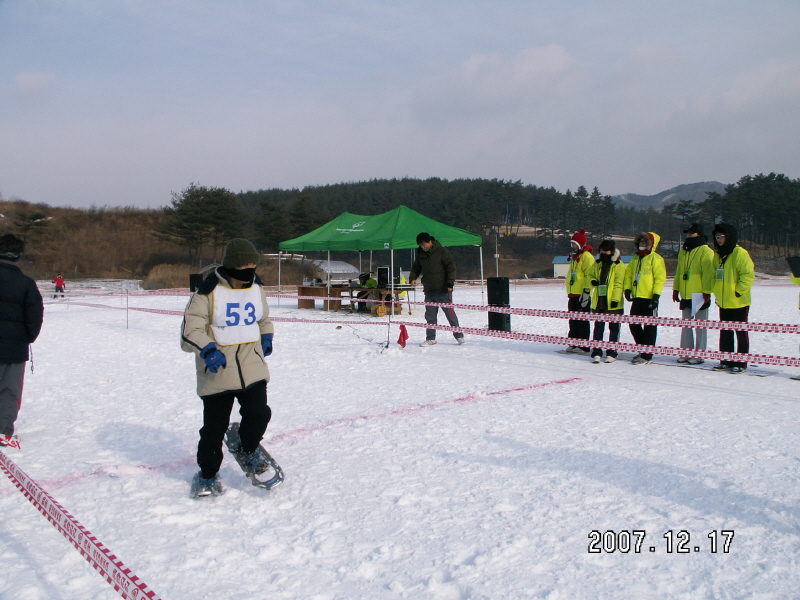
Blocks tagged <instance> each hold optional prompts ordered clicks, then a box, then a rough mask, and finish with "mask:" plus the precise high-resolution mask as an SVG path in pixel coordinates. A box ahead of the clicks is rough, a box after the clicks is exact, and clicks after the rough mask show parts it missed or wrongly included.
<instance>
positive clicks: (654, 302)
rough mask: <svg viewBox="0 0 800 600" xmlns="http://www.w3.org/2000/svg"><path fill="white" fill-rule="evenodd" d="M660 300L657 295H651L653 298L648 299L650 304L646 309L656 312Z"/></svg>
mask: <svg viewBox="0 0 800 600" xmlns="http://www.w3.org/2000/svg"><path fill="white" fill-rule="evenodd" d="M659 298H661V296H659V295H658V294H653V297H652V298H650V304H648V305H647V308H649V309H650V310H658V299H659Z"/></svg>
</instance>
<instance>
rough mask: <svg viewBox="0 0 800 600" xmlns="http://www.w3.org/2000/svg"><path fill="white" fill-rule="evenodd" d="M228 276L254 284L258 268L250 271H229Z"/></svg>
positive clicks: (252, 268)
mask: <svg viewBox="0 0 800 600" xmlns="http://www.w3.org/2000/svg"><path fill="white" fill-rule="evenodd" d="M228 275H230V276H231V277H233V278H234V279H238V280H239V281H244V282H245V283H253V280H254V279H255V277H256V268H255V267H251V268H250V269H228Z"/></svg>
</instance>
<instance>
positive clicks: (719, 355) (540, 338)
mask: <svg viewBox="0 0 800 600" xmlns="http://www.w3.org/2000/svg"><path fill="white" fill-rule="evenodd" d="M290 297H293V298H296V297H297V296H290ZM309 297H311V298H313V297H314V296H309ZM316 298H317V299H319V297H316ZM435 305H436V306H445V307H449V306H455V307H458V305H453V304H438V303H437V304H435ZM82 306H91V307H96V308H124V307H117V306H106V305H103V304H88V303H85V304H82ZM482 308H483V309H484V310H486V307H482ZM492 308H495V307H492ZM129 310H136V311H140V312H148V313H155V314H162V315H176V316H177V315H183V311H179V310H161V309H156V308H138V307H136V308H134V307H129ZM542 312H561V311H542ZM563 314H568V315H576V316H580V317H582V319H579V320H584V321H585V320H587V319H586V317H587V316H589V315H590V313H576V312H564V313H563ZM592 316H596V317H598V318H597V319H595V320H602V321H605V320H606V319H605V318H606V317H616V319H614V321H616V320H617V319H619V318H620V317H621V315H606V314H601V313H594V315H592ZM599 317H603V318H599ZM642 318H643V317H628V319H631V320H630V321H623V322H630V323H640V322H639V321H634V320H633V319H642ZM645 318H646V317H645ZM270 320H271V321H274V322H276V323H320V324H323V323H324V324H327V325H382V326H386V325H389V324H395V325H406V326H407V327H419V328H422V329H438V330H442V331H451V332H460V333H465V334H469V335H478V336H484V337H495V338H503V339H509V340H518V341H527V342H539V343H542V344H554V345H557V346H579V347H582V348H584V347H589V348H603V349H608V350H617V351H619V352H634V353H640V354H658V355H662V356H685V357H687V358H702V359H703V360H724V361H733V362H746V363H753V364H762V365H775V366H786V367H800V358H794V357H790V356H777V355H772V354H739V353H736V352H719V351H715V350H692V349H689V348H673V347H670V346H642V345H639V344H628V343H624V342H604V341H595V340H584V339H574V338H568V337H560V336H555V335H542V334H535V333H518V332H513V331H495V330H492V329H484V328H474V327H451V326H449V325H431V324H429V323H419V322H414V321H384V320H381V321H373V320H370V321H353V320H349V321H336V320H331V319H298V318H294V317H272V316H271V317H270ZM609 320H611V319H609ZM674 320H675V321H682V319H674ZM617 322H619V321H617ZM687 322H689V323H693V324H695V327H697V324H699V323H706V321H687ZM711 323H717V324H720V323H721V324H723V325H726V327H721V328H720V329H734V328H733V327H730V328H729V327H727V325H729V324H730V325H737V324H738V325H759V324H758V323H729V322H728V321H711ZM643 324H648V323H643ZM762 325H769V324H768V323H766V324H762ZM757 331H766V330H757ZM769 331H772V330H769Z"/></svg>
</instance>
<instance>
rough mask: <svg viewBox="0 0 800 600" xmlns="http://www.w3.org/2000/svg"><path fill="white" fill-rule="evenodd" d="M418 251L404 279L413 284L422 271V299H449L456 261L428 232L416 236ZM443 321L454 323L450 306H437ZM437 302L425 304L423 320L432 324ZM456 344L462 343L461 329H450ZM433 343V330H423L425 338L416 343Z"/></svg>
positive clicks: (434, 334) (443, 302)
mask: <svg viewBox="0 0 800 600" xmlns="http://www.w3.org/2000/svg"><path fill="white" fill-rule="evenodd" d="M417 244H418V245H419V253H418V254H417V260H415V261H414V265H413V266H412V267H411V273H410V274H409V276H408V282H409V283H410V284H411V285H415V284H416V282H417V277H419V276H420V274H422V289H423V290H424V292H425V302H436V303H441V304H452V303H453V286H454V285H455V282H456V261H454V260H453V257H452V256H450V252H449V251H448V250H447V248H445V247H444V246H442V245H441V244H440V243H439V242H437V241H436V238H434V237H433V236H432V235H430V234H429V233H427V232H424V231H423V232H422V233H420V234H419V235H418V236H417ZM441 308H442V311H443V312H444V316H445V317H447V322H448V323H450V325H451V326H452V327H458V317H457V316H456V311H455V310H453V307H452V306H450V307H444V306H443V307H441ZM438 313H439V307H438V306H426V307H425V321H426V322H427V323H431V324H433V325H436V322H437V315H438ZM453 336H454V337H455V338H456V341H457V342H458V343H459V344H463V343H464V334H463V333H455V332H454V333H453ZM435 344H436V330H435V329H426V330H425V341H424V342H422V343H421V344H420V346H422V347H423V348H425V347H427V346H433V345H435Z"/></svg>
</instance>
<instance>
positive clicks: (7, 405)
mask: <svg viewBox="0 0 800 600" xmlns="http://www.w3.org/2000/svg"><path fill="white" fill-rule="evenodd" d="M24 250H25V242H24V240H22V239H21V238H19V237H17V236H15V235H13V234H10V233H7V234H5V235H3V236H0V446H10V447H14V448H17V449H19V440H18V439H17V437H16V436H14V423H15V422H16V420H17V415H18V414H19V407H20V404H21V403H22V381H23V379H24V375H25V363H26V362H27V361H28V358H29V356H30V355H29V352H28V348H29V346H30V344H32V343H33V342H34V340H35V339H36V338H37V337H38V335H39V331H41V329H42V315H43V313H44V307H43V306H42V295H41V294H40V293H39V288H37V287H36V282H35V281H34V280H33V279H31V278H30V277H28V276H27V275H25V274H23V273H22V270H21V269H20V268H19V267H18V266H17V264H16V263H17V261H18V260H19V259H20V258H21V257H22V253H23V251H24Z"/></svg>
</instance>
